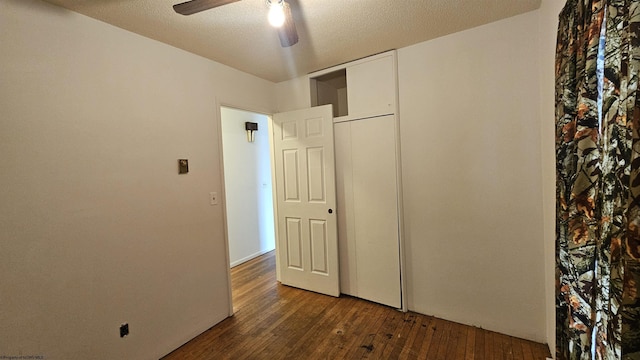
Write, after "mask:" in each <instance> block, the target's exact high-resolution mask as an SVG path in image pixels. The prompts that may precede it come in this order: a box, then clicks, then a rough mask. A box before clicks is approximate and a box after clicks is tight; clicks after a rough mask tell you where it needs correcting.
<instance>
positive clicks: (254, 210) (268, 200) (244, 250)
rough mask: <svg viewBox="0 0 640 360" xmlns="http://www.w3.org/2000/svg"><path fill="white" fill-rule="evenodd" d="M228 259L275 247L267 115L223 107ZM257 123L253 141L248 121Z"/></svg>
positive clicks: (233, 260) (238, 261)
mask: <svg viewBox="0 0 640 360" xmlns="http://www.w3.org/2000/svg"><path fill="white" fill-rule="evenodd" d="M220 115H221V116H220V119H221V134H222V154H223V166H224V183H225V199H226V215H227V216H226V220H227V238H228V244H229V263H230V265H231V267H232V268H233V267H235V266H237V265H240V264H242V263H245V262H247V261H249V260H252V259H254V258H256V257H258V256H261V255H263V254H266V253H268V252H270V251H273V250H274V249H275V228H274V226H275V225H274V210H273V190H272V175H271V158H270V151H271V150H270V146H269V131H268V121H269V118H268V116H267V115H264V114H258V113H254V112H249V111H244V110H239V109H234V108H230V107H224V106H222V107H221V108H220ZM247 122H250V123H255V124H257V126H258V130H257V131H255V132H254V136H253V139H252V140H253V141H250V140H251V139H250V138H249V137H248V136H247V131H246V128H245V123H247Z"/></svg>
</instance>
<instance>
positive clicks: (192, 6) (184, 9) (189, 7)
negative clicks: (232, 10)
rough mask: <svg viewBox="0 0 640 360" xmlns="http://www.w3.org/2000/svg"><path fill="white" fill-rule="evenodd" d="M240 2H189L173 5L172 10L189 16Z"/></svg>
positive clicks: (233, 0)
mask: <svg viewBox="0 0 640 360" xmlns="http://www.w3.org/2000/svg"><path fill="white" fill-rule="evenodd" d="M236 1H240V0H191V1H187V2H183V3H181V4H176V5H173V10H175V11H176V12H177V13H178V14H182V15H191V14H195V13H199V12H200V11H205V10H209V9H213V8H214V7H218V6H222V5H227V4H231V3H233V2H236Z"/></svg>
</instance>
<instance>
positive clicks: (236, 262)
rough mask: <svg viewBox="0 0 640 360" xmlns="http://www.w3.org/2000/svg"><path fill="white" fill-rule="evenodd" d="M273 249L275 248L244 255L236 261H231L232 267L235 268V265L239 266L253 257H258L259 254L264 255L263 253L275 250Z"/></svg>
mask: <svg viewBox="0 0 640 360" xmlns="http://www.w3.org/2000/svg"><path fill="white" fill-rule="evenodd" d="M273 250H274V249H270V250H262V251H258V252H257V253H255V254H252V255H249V256H246V257H243V258H242V259H239V260H236V261H232V262H231V267H232V268H233V267H236V266H238V265H240V264H244V263H246V262H247V261H249V260H253V259H255V258H257V257H258V256H262V255H264V254H266V253H268V252H269V251H273Z"/></svg>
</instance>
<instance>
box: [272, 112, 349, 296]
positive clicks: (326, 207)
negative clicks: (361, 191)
mask: <svg viewBox="0 0 640 360" xmlns="http://www.w3.org/2000/svg"><path fill="white" fill-rule="evenodd" d="M273 131H274V136H273V139H274V143H273V145H274V151H275V155H274V159H275V168H276V170H275V178H276V198H277V201H276V206H277V222H278V238H277V240H276V241H277V244H278V256H279V258H280V259H286V261H279V264H278V268H279V271H280V280H281V282H282V283H283V284H285V285H290V286H295V287H299V288H302V289H306V290H311V291H315V292H319V293H323V294H327V295H332V296H339V295H340V285H339V281H340V278H339V274H338V240H337V220H336V214H335V211H334V210H335V208H336V207H335V205H336V199H335V198H336V196H335V191H336V190H335V164H334V149H333V118H332V110H331V106H330V105H329V106H320V107H314V108H311V109H305V110H298V111H291V112H287V113H280V114H275V115H274V116H273Z"/></svg>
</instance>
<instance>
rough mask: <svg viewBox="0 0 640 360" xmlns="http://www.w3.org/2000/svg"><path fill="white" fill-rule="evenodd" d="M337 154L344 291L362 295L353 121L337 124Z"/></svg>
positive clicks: (339, 242)
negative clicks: (354, 192)
mask: <svg viewBox="0 0 640 360" xmlns="http://www.w3.org/2000/svg"><path fill="white" fill-rule="evenodd" d="M333 133H334V146H335V154H336V199H337V206H336V208H337V214H336V215H337V216H338V254H339V257H340V292H341V293H343V294H347V295H352V296H358V288H357V283H358V282H357V278H358V277H357V273H356V239H355V234H354V231H355V227H354V214H353V208H354V207H353V165H352V161H351V123H350V122H342V123H335V124H334V126H333Z"/></svg>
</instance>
